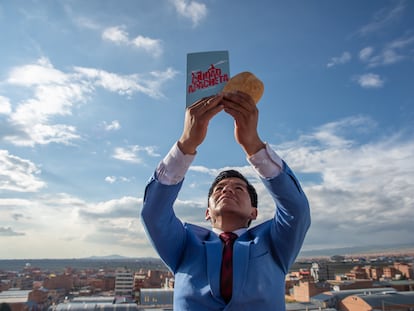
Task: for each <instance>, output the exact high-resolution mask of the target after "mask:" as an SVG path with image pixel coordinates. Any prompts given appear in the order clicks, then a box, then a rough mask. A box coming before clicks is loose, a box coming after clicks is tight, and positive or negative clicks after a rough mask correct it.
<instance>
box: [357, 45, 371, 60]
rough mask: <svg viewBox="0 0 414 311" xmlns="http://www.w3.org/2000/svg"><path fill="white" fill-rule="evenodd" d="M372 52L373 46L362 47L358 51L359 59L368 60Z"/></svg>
mask: <svg viewBox="0 0 414 311" xmlns="http://www.w3.org/2000/svg"><path fill="white" fill-rule="evenodd" d="M373 53H374V48H373V47H371V46H368V47H366V48H363V49H362V50H361V51H360V52H359V59H360V60H362V61H368V60H369V59H370V58H371V56H372V54H373Z"/></svg>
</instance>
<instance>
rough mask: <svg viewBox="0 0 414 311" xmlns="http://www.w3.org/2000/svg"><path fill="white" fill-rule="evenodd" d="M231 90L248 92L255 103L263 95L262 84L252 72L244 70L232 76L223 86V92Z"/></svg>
mask: <svg viewBox="0 0 414 311" xmlns="http://www.w3.org/2000/svg"><path fill="white" fill-rule="evenodd" d="M233 91H241V92H244V93H246V94H249V95H250V96H251V97H252V98H253V100H254V102H255V103H256V104H257V103H258V102H259V100H260V98H261V97H262V95H263V91H264V85H263V82H262V81H260V80H259V79H258V78H257V77H256V76H255V75H254V74H252V73H251V72H248V71H245V72H241V73H239V74H237V75H235V76H234V77H232V78H231V79H230V80H229V81H228V82H227V83H226V85H225V86H224V88H223V92H233Z"/></svg>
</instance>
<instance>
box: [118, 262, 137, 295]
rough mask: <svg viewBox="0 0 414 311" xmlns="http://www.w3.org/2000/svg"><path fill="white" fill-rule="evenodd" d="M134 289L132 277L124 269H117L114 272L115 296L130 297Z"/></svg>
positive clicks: (130, 273) (129, 272)
mask: <svg viewBox="0 0 414 311" xmlns="http://www.w3.org/2000/svg"><path fill="white" fill-rule="evenodd" d="M133 289H134V275H133V273H132V272H131V271H130V270H128V269H126V268H118V269H116V271H115V295H116V296H126V297H132V291H133Z"/></svg>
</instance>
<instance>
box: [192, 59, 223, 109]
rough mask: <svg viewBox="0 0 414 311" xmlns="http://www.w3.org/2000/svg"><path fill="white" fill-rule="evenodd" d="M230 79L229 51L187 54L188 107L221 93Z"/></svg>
mask: <svg viewBox="0 0 414 311" xmlns="http://www.w3.org/2000/svg"><path fill="white" fill-rule="evenodd" d="M229 79H230V65H229V52H228V51H209V52H198V53H189V54H187V85H186V87H187V90H186V94H187V95H186V107H189V106H190V105H191V104H193V103H195V102H196V101H197V100H199V99H201V98H204V97H208V96H212V95H215V94H217V93H219V92H220V91H221V90H222V89H223V87H224V85H225V84H226V83H227V81H228V80H229Z"/></svg>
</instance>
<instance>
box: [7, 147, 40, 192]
mask: <svg viewBox="0 0 414 311" xmlns="http://www.w3.org/2000/svg"><path fill="white" fill-rule="evenodd" d="M39 174H40V169H39V168H38V167H37V166H36V165H35V164H34V163H33V162H31V161H29V160H25V159H22V158H19V157H18V156H15V155H12V154H10V153H9V151H7V150H1V149H0V190H2V191H16V192H36V191H39V190H40V189H42V188H43V187H45V186H46V184H45V183H44V182H43V181H42V180H40V179H39V178H38V177H37V175H39Z"/></svg>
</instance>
